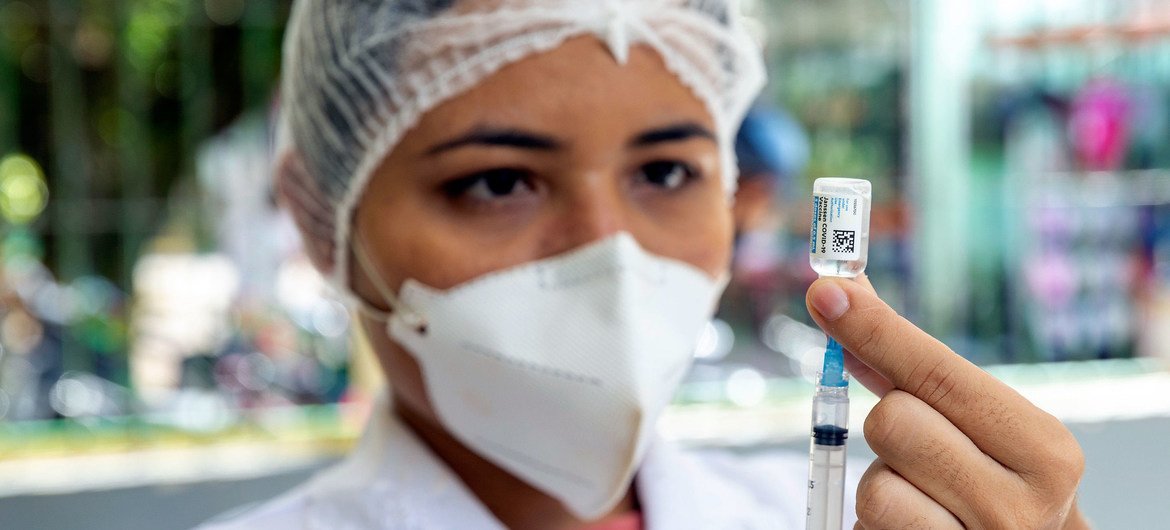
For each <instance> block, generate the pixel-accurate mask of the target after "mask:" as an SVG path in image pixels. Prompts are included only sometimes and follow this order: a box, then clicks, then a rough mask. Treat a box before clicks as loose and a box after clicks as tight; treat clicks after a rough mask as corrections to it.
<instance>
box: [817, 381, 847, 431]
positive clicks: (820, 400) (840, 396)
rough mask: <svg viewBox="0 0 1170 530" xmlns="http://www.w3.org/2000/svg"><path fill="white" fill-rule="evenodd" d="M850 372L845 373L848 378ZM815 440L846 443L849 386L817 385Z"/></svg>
mask: <svg viewBox="0 0 1170 530" xmlns="http://www.w3.org/2000/svg"><path fill="white" fill-rule="evenodd" d="M848 377H849V376H848V374H846V375H845V378H846V380H848ZM812 425H813V432H812V435H813V440H814V441H817V440H820V441H822V442H824V443H823V444H822V445H845V438H846V437H847V435H848V433H849V387H848V386H824V385H817V393H816V395H815V396H814V397H813V410H812Z"/></svg>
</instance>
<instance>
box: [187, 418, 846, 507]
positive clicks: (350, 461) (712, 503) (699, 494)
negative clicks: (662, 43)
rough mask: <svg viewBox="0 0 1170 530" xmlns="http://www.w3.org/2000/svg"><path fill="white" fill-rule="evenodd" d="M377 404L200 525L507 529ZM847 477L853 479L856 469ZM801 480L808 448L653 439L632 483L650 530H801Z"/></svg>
mask: <svg viewBox="0 0 1170 530" xmlns="http://www.w3.org/2000/svg"><path fill="white" fill-rule="evenodd" d="M381 405H384V402H383V403H381ZM375 410H383V411H386V412H385V413H383V414H377V413H376V414H375V415H374V418H373V419H372V420H371V421H370V424H369V425H368V426H367V428H366V432H365V434H364V435H363V436H362V440H361V442H360V443H359V444H358V447H357V448H356V449H355V451H354V452H353V453H352V454H350V456H349V457H347V458H346V459H345V460H343V461H342V462H341V463H339V464H337V465H335V466H333V467H332V468H329V469H326V470H324V471H322V472H321V473H320V474H318V475H317V476H316V477H314V478H312V479H311V480H309V481H307V482H306V483H304V484H302V485H301V486H298V487H296V488H294V489H293V490H291V491H289V492H288V493H285V494H284V495H281V496H279V497H277V498H275V499H273V500H270V501H268V502H266V503H263V504H261V505H260V506H259V507H256V508H252V509H248V510H246V511H245V512H244V513H242V514H239V515H235V516H228V517H226V520H224V519H225V518H224V517H221V518H219V519H220V520H218V521H213V522H210V523H207V524H206V525H204V526H202V527H200V529H201V530H237V529H238V530H243V529H248V530H267V529H274V530H275V529H280V530H294V529H306V530H308V529H314V530H315V529H329V530H349V529H353V530H357V529H362V530H367V529H396V530H397V529H403V530H406V529H411V530H414V529H418V530H442V529H458V530H497V529H503V528H504V527H503V525H502V524H501V523H500V522H499V521H497V520H496V519H495V518H494V517H493V516H492V514H491V512H489V511H488V510H487V508H485V507H484V506H483V505H482V504H480V502H479V501H478V500H477V499H476V498H475V496H474V495H473V494H472V493H471V492H470V491H469V490H468V489H467V488H466V487H465V486H464V485H463V483H462V482H461V481H460V480H459V479H458V477H457V476H456V475H455V474H454V472H453V471H451V470H450V469H449V468H447V466H446V465H445V464H444V463H443V462H442V461H441V460H440V459H439V458H438V457H437V456H435V455H434V454H433V453H432V452H431V451H430V450H429V449H428V448H427V447H426V446H425V445H424V444H423V443H422V441H421V440H419V439H418V438H417V437H416V436H415V435H414V433H413V432H412V431H410V429H409V428H407V427H406V426H405V425H403V424H402V423H401V422H399V421H397V420H396V419H395V418H394V416H393V415H392V414H390V413H389V409H388V408H385V407H379V408H376V409H375ZM854 467H857V466H854ZM850 475H852V476H853V477H854V479H856V476H857V475H858V470H857V469H852V470H851V473H850ZM807 479H808V456H807V455H802V454H798V453H787V452H785V453H781V452H777V453H770V454H767V455H762V456H741V455H735V454H732V453H729V452H724V451H712V450H704V451H686V450H682V449H680V448H678V447H675V446H674V445H672V444H670V443H667V442H664V441H662V440H656V441H655V442H654V443H653V444H652V445H651V447H650V449H649V451H647V454H646V457H645V459H644V460H643V463H642V466H641V468H640V469H639V471H638V474H637V478H636V480H635V487H637V488H638V490H637V491H638V501H639V503H640V504H641V508H642V517H643V521H644V524H645V528H646V530H691V529H720V530H722V529H728V530H732V529H736V530H738V529H743V530H756V529H761V530H762V529H769V530H771V529H788V528H791V529H801V528H804V523H805V521H804V512H805V503H806V497H807V490H806V485H807ZM850 482H852V483H854V484H855V483H856V482H855V480H853V481H850ZM853 490H854V488H853V487H849V488H847V490H846V509H845V517H846V524H845V528H852V527H853V522H854V520H855V516H854V512H853V493H852V492H853Z"/></svg>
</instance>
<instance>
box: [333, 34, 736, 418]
mask: <svg viewBox="0 0 1170 530" xmlns="http://www.w3.org/2000/svg"><path fill="white" fill-rule="evenodd" d="M719 154H720V152H719V146H718V144H717V143H716V139H715V124H714V120H713V119H712V117H711V116H710V114H709V113H708V111H707V108H706V107H705V106H704V105H703V104H702V102H700V100H699V99H697V98H696V97H695V95H694V94H693V93H692V92H691V91H690V90H689V89H688V88H686V87H685V86H683V85H682V84H681V83H680V82H679V80H678V78H677V77H676V76H675V75H674V74H672V73H670V72H669V71H668V70H667V69H666V67H665V66H664V64H663V63H662V61H661V59H660V58H659V56H658V55H657V54H656V53H654V52H653V51H652V50H650V49H649V48H646V47H637V48H634V49H632V50H631V53H630V57H629V61H628V62H627V63H626V64H625V65H620V64H618V63H617V62H616V61H615V60H614V59H613V57H612V56H611V55H610V53H609V51H608V50H607V48H606V47H605V46H604V45H603V44H602V43H601V42H600V41H598V40H597V39H595V38H593V37H580V38H576V39H573V40H570V41H568V42H566V43H565V44H564V45H562V46H560V47H558V48H556V49H555V50H553V51H551V52H547V53H544V54H539V55H533V56H530V57H528V58H526V59H523V60H521V61H519V62H517V63H514V64H512V65H510V66H508V67H505V68H504V69H502V70H500V71H499V72H498V73H496V74H495V75H493V76H491V77H489V78H488V79H486V80H485V81H483V82H481V83H480V84H479V85H477V86H476V87H475V88H473V89H472V90H470V91H468V92H465V93H463V94H461V95H460V96H458V97H456V98H453V99H451V100H449V101H447V102H445V103H444V104H442V105H439V106H438V107H436V108H435V109H433V110H431V111H430V112H428V113H427V114H426V115H425V116H424V117H423V118H422V120H421V121H420V122H419V123H418V125H417V126H416V127H414V128H413V129H411V130H410V131H409V132H408V133H407V134H406V135H405V136H404V138H403V139H402V141H401V142H400V143H399V144H398V145H397V146H396V147H395V148H394V150H393V151H392V152H391V153H390V154H389V155H388V156H387V157H386V159H385V160H384V162H383V163H382V165H381V167H380V168H379V169H378V170H377V171H376V172H375V174H374V176H373V178H372V179H371V180H370V183H369V186H368V188H367V190H366V192H365V194H364V196H363V197H362V200H361V203H360V204H359V205H358V209H357V211H356V214H355V221H354V223H355V227H354V231H355V236H356V237H358V238H360V239H361V241H363V242H364V245H365V248H366V249H367V252H368V253H369V255H370V258H371V261H372V262H373V264H374V265H375V266H376V267H377V268H378V271H377V272H378V274H380V275H381V277H382V278H383V279H384V280H385V281H386V283H387V285H389V286H390V288H391V289H394V290H395V291H397V289H398V288H399V287H400V286H401V284H402V282H403V281H404V280H406V279H407V278H412V279H414V280H417V281H419V282H421V283H423V284H426V285H429V286H431V287H435V288H440V289H445V288H449V287H452V286H455V285H458V284H460V283H464V282H467V281H468V280H471V279H474V278H476V277H478V276H481V275H483V274H485V273H488V272H492V271H496V270H500V269H504V268H507V267H512V266H515V265H519V264H522V263H526V262H530V261H533V260H539V259H542V258H547V257H550V256H554V255H557V254H561V253H564V252H566V251H569V250H572V249H574V248H577V247H580V246H581V245H584V244H587V243H590V242H593V241H596V240H598V239H602V238H605V237H607V236H610V235H613V234H615V233H618V232H623V231H624V232H628V233H630V234H631V235H633V237H634V238H635V239H636V240H637V241H638V242H639V243H640V244H641V246H642V247H643V248H645V249H646V250H647V251H649V252H651V253H653V254H656V255H659V256H663V257H667V258H673V259H676V260H679V261H683V262H686V263H689V264H691V265H693V266H695V267H697V268H699V269H702V270H704V271H706V272H707V273H708V274H709V275H711V276H712V277H713V278H714V277H716V276H718V275H720V274H721V273H722V272H723V271H724V270H726V268H727V266H728V263H729V261H730V255H731V241H732V218H731V210H730V204H729V201H728V200H727V195H726V191H725V189H724V186H723V181H722V179H723V175H722V174H721V173H720V169H721V167H722V166H721V164H720V160H719ZM350 261H351V263H352V262H353V261H354V260H350ZM350 272H351V274H350V277H351V278H354V289H355V290H356V291H357V293H358V294H359V295H360V296H362V297H363V298H365V299H366V300H368V301H370V302H372V303H374V304H375V305H378V306H380V307H384V305H385V304H384V303H383V300H382V298H381V297H380V296H379V295H378V294H377V291H376V290H375V289H373V288H372V284H371V283H370V281H369V278H368V276H367V275H366V274H365V273H364V271H361V270H360V269H359V268H358V267H356V266H355V267H353V268H352V270H351V271H350ZM366 324H367V326H366V327H367V330H368V331H370V333H369V335H370V336H371V339H372V340H373V343H374V347H375V350H376V351H378V352H379V357H380V358H381V361H382V364H383V367H384V369H385V371H386V372H387V375H388V377H389V378H390V380H391V384H392V386H393V387H394V390H395V394H396V399H398V400H399V401H406V402H407V403H403V404H407V405H412V406H414V407H421V408H423V409H424V411H425V412H429V407H427V406H426V401H425V398H424V393H423V392H421V386H420V385H421V383H419V381H418V379H419V378H418V367H417V365H415V364H414V362H413V360H412V359H410V358H409V356H406V355H405V354H404V352H402V351H401V348H399V347H398V346H396V345H395V344H393V343H391V341H390V340H389V339H387V338H386V336H385V332H384V331H382V329H383V328H382V326H381V325H380V324H379V323H375V322H366ZM428 415H429V414H428Z"/></svg>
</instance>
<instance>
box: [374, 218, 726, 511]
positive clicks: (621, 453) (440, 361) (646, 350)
mask: <svg viewBox="0 0 1170 530" xmlns="http://www.w3.org/2000/svg"><path fill="white" fill-rule="evenodd" d="M360 246H361V245H360V244H359V245H358V248H357V249H356V255H357V257H358V259H359V260H361V264H362V266H363V267H365V268H366V270H367V273H368V274H370V276H371V277H372V278H373V281H374V282H375V283H380V282H381V280H380V279H378V278H377V274H375V273H374V269H373V268H372V267H371V266H370V263H369V260H368V258H367V257H366V256H365V255H364V251H363V249H362V248H360ZM725 285H726V281H716V280H713V279H711V278H710V277H709V276H708V275H707V274H705V273H704V272H702V271H700V270H699V269H697V268H695V267H693V266H690V265H687V264H685V263H682V262H679V261H675V260H670V259H665V258H661V257H657V256H654V255H651V254H649V253H647V252H646V251H645V250H643V249H642V248H641V247H640V246H639V245H638V243H637V242H636V241H635V240H634V238H633V237H632V236H630V235H629V234H626V233H621V234H618V235H615V236H612V237H609V238H607V239H604V240H601V241H598V242H595V243H591V244H589V245H586V246H584V247H581V248H579V249H577V250H573V251H571V252H569V253H566V254H563V255H560V256H555V257H552V258H549V259H544V260H540V261H535V262H531V263H528V264H524V265H521V266H518V267H515V268H511V269H506V270H503V271H500V272H495V273H491V274H487V275H485V276H482V277H479V278H477V279H475V280H472V281H469V282H467V283H464V284H462V285H459V286H457V287H455V288H452V289H449V290H446V291H439V290H436V289H433V288H430V287H427V286H425V285H423V284H421V283H419V282H417V281H414V280H407V281H406V282H405V283H404V284H403V286H402V289H401V291H400V294H399V295H398V296H394V295H393V294H392V293H390V292H389V290H388V289H386V288H385V285H384V284H383V285H380V286H379V290H381V291H382V295H383V296H384V297H386V298H387V302H390V305H391V307H392V308H394V312H393V314H391V315H390V316H389V318H388V319H387V331H388V333H389V335H390V336H391V337H393V338H394V339H395V340H397V341H398V342H399V343H400V344H401V345H402V346H404V347H405V348H406V349H407V350H408V351H409V352H410V353H411V354H412V355H413V356H414V357H415V359H416V360H417V361H418V363H419V365H420V366H421V368H422V373H423V377H424V378H425V380H426V388H427V391H428V393H429V397H430V401H431V405H432V406H433V407H434V409H435V412H436V414H437V415H438V418H439V421H440V422H442V424H443V426H444V427H445V428H446V429H447V430H448V431H450V432H451V433H452V434H453V435H454V436H455V437H456V438H457V439H459V441H460V442H462V443H463V444H464V445H466V446H468V447H470V448H471V449H472V450H474V451H475V452H476V453H478V454H480V455H482V456H483V457H485V458H487V459H488V460H490V461H491V462H493V463H495V464H496V465H498V466H500V467H501V468H503V469H505V470H507V471H508V472H510V473H512V474H513V475H515V476H517V477H520V478H521V479H523V480H524V481H526V482H528V483H529V484H531V485H533V486H535V487H537V488H539V489H540V490H542V491H544V492H545V493H547V494H549V495H550V496H552V497H554V498H556V499H558V500H560V501H561V502H562V503H563V504H564V505H565V506H566V507H567V508H568V509H569V510H570V511H572V512H573V514H574V515H576V516H578V517H581V518H584V519H595V518H598V517H600V516H602V515H605V514H606V513H607V512H608V511H609V510H610V509H612V508H613V506H614V505H615V504H616V503H617V502H618V501H619V500H621V498H622V496H623V495H624V494H625V493H626V491H627V487H628V485H629V484H630V481H631V479H632V477H633V474H634V472H635V470H636V469H637V466H638V464H639V462H640V461H641V459H642V456H643V455H644V453H645V451H646V448H647V446H648V444H649V442H650V440H651V439H652V437H653V433H654V426H655V423H656V421H657V419H658V416H659V414H660V413H661V412H662V410H663V409H664V408H665V406H666V405H667V403H668V402H669V401H670V399H671V396H672V395H673V393H674V391H675V389H676V388H677V386H678V384H679V383H680V382H681V380H682V377H683V375H684V374H685V373H686V371H687V369H688V367H689V366H690V360H691V358H692V354H693V352H694V349H695V346H696V343H697V341H698V338H699V334H700V332H701V330H702V329H703V326H704V324H706V322H707V321H708V320H709V319H710V318H711V316H712V314H713V313H714V310H715V303H716V301H717V299H718V297H719V295H720V293H721V292H722V290H723V287H724V286H725Z"/></svg>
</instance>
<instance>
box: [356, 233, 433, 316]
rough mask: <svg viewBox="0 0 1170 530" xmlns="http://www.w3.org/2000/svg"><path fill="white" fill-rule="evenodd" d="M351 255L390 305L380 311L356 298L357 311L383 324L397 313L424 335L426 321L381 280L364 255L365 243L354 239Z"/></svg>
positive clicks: (367, 257)
mask: <svg viewBox="0 0 1170 530" xmlns="http://www.w3.org/2000/svg"><path fill="white" fill-rule="evenodd" d="M353 253H354V256H355V257H356V258H357V260H358V265H359V266H360V267H361V268H362V270H364V271H365V273H366V276H367V277H368V278H369V279H370V283H373V284H374V290H376V291H378V294H380V295H381V296H382V298H383V299H384V300H386V303H387V304H390V311H382V310H381V309H378V308H377V307H374V306H373V305H371V304H370V303H368V302H366V301H365V300H362V299H361V298H360V297H358V301H359V302H360V303H359V304H358V311H360V312H362V313H365V314H366V316H368V317H370V318H373V319H375V320H380V321H383V322H389V321H390V319H391V318H393V317H394V313H398V314H399V315H400V318H402V320H403V321H405V322H406V325H408V326H410V327H411V328H414V330H415V331H416V332H418V334H419V335H426V333H427V322H426V319H424V318H423V317H422V316H420V315H419V314H418V313H417V312H415V311H413V310H411V309H410V308H409V307H407V306H406V304H404V303H402V301H401V300H399V299H398V296H397V295H395V294H394V291H393V290H391V289H390V287H389V286H387V285H386V282H385V281H383V280H382V275H380V274H378V272H377V271H378V270H377V268H375V267H374V264H373V261H372V260H371V259H370V256H369V254H367V253H366V245H365V242H364V241H363V240H362V239H361V238H360V237H355V238H354V246H353Z"/></svg>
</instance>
